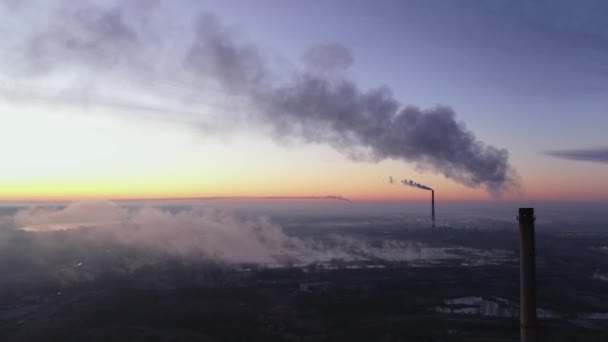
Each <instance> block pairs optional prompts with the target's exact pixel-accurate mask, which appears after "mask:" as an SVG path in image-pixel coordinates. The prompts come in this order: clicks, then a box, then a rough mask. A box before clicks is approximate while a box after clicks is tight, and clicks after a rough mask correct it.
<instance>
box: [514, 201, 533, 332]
mask: <svg viewBox="0 0 608 342" xmlns="http://www.w3.org/2000/svg"><path fill="white" fill-rule="evenodd" d="M517 219H518V221H519V244H520V249H519V262H520V266H519V267H520V314H519V318H520V324H521V342H536V327H537V325H536V260H535V258H536V246H535V241H534V221H535V220H536V217H534V208H519V217H518V218H517Z"/></svg>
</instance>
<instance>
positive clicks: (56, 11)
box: [0, 1, 515, 194]
mask: <svg viewBox="0 0 608 342" xmlns="http://www.w3.org/2000/svg"><path fill="white" fill-rule="evenodd" d="M144 3H145V2H141V1H138V2H130V1H128V2H120V3H115V4H113V5H106V4H105V3H103V4H102V3H101V2H99V3H96V2H86V4H82V3H79V4H74V3H73V2H67V1H66V2H59V3H58V4H59V5H57V6H55V7H56V8H55V7H52V6H51V9H46V10H45V11H36V10H37V9H36V8H35V7H31V8H30V7H29V6H22V7H20V9H18V10H19V11H21V12H20V13H19V14H20V15H24V13H23V12H24V11H28V10H29V11H34V12H36V16H37V17H40V16H43V17H44V18H38V19H41V20H36V21H33V23H34V24H33V25H32V27H23V25H20V26H18V28H17V29H16V30H12V31H11V28H10V26H9V27H8V28H4V29H5V30H6V32H7V33H6V36H11V37H13V38H12V39H7V40H6V41H3V42H2V43H0V44H2V45H0V47H1V48H2V49H3V51H11V53H10V54H6V55H5V56H2V57H0V63H1V64H2V65H1V66H0V67H1V68H2V71H3V74H4V76H6V77H12V78H14V79H30V80H32V81H33V82H38V83H39V82H42V81H43V80H45V77H46V78H49V79H51V81H49V82H50V83H51V84H55V86H56V83H53V81H52V80H53V76H56V75H57V74H60V73H61V72H65V73H66V74H67V75H69V79H73V80H74V81H73V84H69V85H68V86H66V89H67V90H65V91H64V92H60V93H59V94H58V95H57V96H58V98H61V99H63V100H64V101H65V99H66V98H67V99H69V100H70V101H72V102H73V103H75V104H79V103H78V99H73V96H69V92H70V91H73V90H70V89H73V87H74V84H75V85H76V86H82V85H91V84H92V86H88V87H89V88H90V89H87V90H88V91H87V95H88V96H87V98H86V102H87V103H88V104H91V103H95V98H96V97H98V98H104V99H106V100H105V101H102V103H101V104H102V105H103V104H104V103H111V104H113V105H115V106H116V105H120V106H124V107H125V109H126V110H131V109H130V108H138V109H140V110H145V108H151V109H154V108H162V111H163V113H165V112H168V111H170V108H171V106H175V108H180V109H182V110H176V113H175V114H176V115H180V114H179V113H180V112H182V113H183V112H187V114H181V115H186V116H188V119H190V118H189V116H192V115H196V114H195V113H196V111H197V106H199V104H200V103H201V101H200V99H202V100H203V101H202V102H204V101H209V102H211V101H214V99H217V98H222V97H224V98H225V99H226V102H234V103H241V104H242V108H240V109H239V110H234V111H230V112H228V111H226V112H222V113H221V114H222V115H218V118H217V120H218V125H219V126H221V128H222V129H230V128H234V127H236V126H238V125H239V123H242V122H243V121H245V123H249V124H247V127H251V125H250V123H255V124H257V125H258V126H261V127H262V129H265V130H266V131H267V132H268V134H270V135H271V136H272V137H273V138H275V139H277V140H279V141H284V140H293V139H297V140H302V141H305V142H311V143H322V144H327V145H329V146H332V147H333V148H335V149H336V150H338V151H341V152H342V153H344V154H345V155H347V156H348V157H350V158H352V159H354V160H363V161H373V162H377V161H381V160H385V159H397V160H402V161H405V162H411V163H415V164H416V165H417V167H419V168H420V169H423V170H428V171H432V172H436V173H441V174H443V175H444V176H445V177H447V178H449V179H452V180H454V181H456V182H458V183H461V184H464V185H466V186H469V187H482V188H485V189H486V190H488V191H490V192H492V193H493V194H499V193H501V192H502V191H504V190H505V188H507V187H508V186H509V185H512V184H514V183H515V181H514V176H513V173H514V170H513V169H512V167H511V166H510V164H509V160H508V159H509V158H508V152H507V150H506V149H499V148H496V147H494V146H491V145H488V144H486V143H484V142H482V141H480V140H478V139H477V138H476V137H475V135H474V134H473V133H472V132H471V131H469V130H468V129H467V128H466V127H465V125H464V124H463V123H462V122H460V121H458V120H457V119H456V114H455V113H454V111H453V110H452V109H451V108H449V107H444V106H442V107H436V108H431V109H419V108H417V107H414V106H404V105H402V104H401V103H400V102H399V101H398V100H397V99H395V98H394V97H393V95H392V92H391V90H390V89H389V88H388V87H378V88H373V89H370V90H362V89H361V88H360V87H359V86H358V85H357V84H355V83H354V82H353V81H352V80H350V79H349V78H348V73H347V71H348V68H349V67H350V66H351V64H352V63H353V61H354V57H353V56H352V53H351V52H350V50H349V49H347V48H346V47H344V46H342V45H340V44H325V45H321V46H318V47H314V48H312V49H311V50H309V51H308V52H307V53H305V54H304V62H305V63H304V65H303V66H302V67H297V68H292V69H285V68H284V67H277V66H276V65H273V64H272V63H270V62H269V61H270V60H272V59H268V58H266V56H265V53H263V52H262V51H260V50H259V49H258V48H257V47H256V46H255V45H252V44H247V43H242V42H241V41H240V40H239V39H238V38H237V37H235V35H234V33H233V32H230V30H228V29H227V28H226V27H225V26H224V25H222V24H221V23H220V21H219V20H218V19H217V18H216V17H215V16H213V15H211V14H208V13H203V14H200V16H199V17H198V19H197V20H196V22H194V23H190V22H184V23H181V25H182V26H183V27H182V26H179V25H178V24H177V23H180V22H181V20H180V18H173V17H171V12H170V11H167V10H166V8H165V7H163V6H162V3H161V4H157V5H145V6H144ZM38 12H41V13H38ZM7 13H9V15H10V14H11V13H10V11H7ZM30 15H33V14H30ZM0 19H2V18H0ZM5 22H8V23H10V22H11V21H9V20H7V21H5ZM12 22H14V20H13V21H12ZM37 23H44V25H46V26H44V27H37V26H36V25H41V24H37ZM167 26H170V27H171V28H172V29H175V27H178V26H179V27H182V28H183V32H182V31H179V32H178V34H176V33H175V32H173V31H172V30H169V29H167ZM13 31H14V32H13ZM23 31H25V33H24V32H23ZM11 32H13V33H14V34H11ZM182 33H183V34H182ZM14 37H17V38H19V39H17V42H16V43H15V39H16V38H14ZM184 37H187V38H184ZM190 37H191V38H190ZM159 80H161V81H159ZM125 83H128V86H129V87H130V88H129V90H131V89H133V88H134V89H136V90H137V92H140V93H142V94H143V95H146V96H142V97H143V98H150V97H152V98H155V99H163V101H165V102H166V104H164V105H163V106H161V107H155V106H149V105H146V104H142V103H137V102H133V101H135V100H133V99H131V98H132V97H133V96H130V98H129V99H128V100H121V99H119V98H117V99H111V100H108V99H107V98H106V97H102V96H100V94H99V93H100V92H101V93H102V95H103V93H104V92H110V93H112V92H114V93H113V94H114V95H115V96H116V97H121V96H122V97H124V95H123V94H125V93H126V94H129V95H132V94H133V92H132V91H126V92H125V91H122V92H121V86H123V85H124V84H125ZM125 87H126V86H125ZM116 88H118V89H116ZM218 94H221V96H219V95H218ZM192 98H197V99H199V101H198V102H194V101H192V100H191V99H192ZM129 101H131V103H129ZM80 105H82V103H80ZM184 106H185V107H188V106H190V108H189V109H188V110H187V111H184V110H183V107H184ZM192 112H195V113H192ZM243 113H244V114H243ZM205 119H208V118H205ZM185 121H195V122H196V120H185ZM201 121H205V122H206V120H201ZM221 123H223V125H222V124H221ZM217 130H218V129H216V131H217Z"/></svg>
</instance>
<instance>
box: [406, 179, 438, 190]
mask: <svg viewBox="0 0 608 342" xmlns="http://www.w3.org/2000/svg"><path fill="white" fill-rule="evenodd" d="M401 184H403V185H407V186H411V187H413V188H418V189H423V190H431V191H433V189H431V188H430V187H428V186H426V185H423V184H420V183H417V182H414V181H413V180H411V179H410V180H407V179H403V180H402V181H401Z"/></svg>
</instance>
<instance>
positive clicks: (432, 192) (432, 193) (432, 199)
mask: <svg viewBox="0 0 608 342" xmlns="http://www.w3.org/2000/svg"><path fill="white" fill-rule="evenodd" d="M431 215H432V217H433V228H435V190H431Z"/></svg>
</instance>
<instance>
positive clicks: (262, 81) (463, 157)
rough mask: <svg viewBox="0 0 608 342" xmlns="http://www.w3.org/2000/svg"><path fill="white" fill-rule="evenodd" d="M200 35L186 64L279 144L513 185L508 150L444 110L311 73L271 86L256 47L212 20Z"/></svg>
mask: <svg viewBox="0 0 608 342" xmlns="http://www.w3.org/2000/svg"><path fill="white" fill-rule="evenodd" d="M197 32H198V35H197V39H196V41H195V43H194V45H193V47H192V49H191V50H190V51H189V53H188V55H187V56H188V57H187V59H186V61H187V66H188V67H189V68H190V69H191V70H192V71H193V72H196V73H199V74H201V76H203V75H210V74H211V75H212V76H214V77H215V79H216V80H217V82H218V83H219V85H220V86H222V87H224V88H225V89H227V90H228V91H229V92H231V93H240V94H241V95H243V96H246V97H247V98H248V99H249V100H250V101H251V103H252V104H253V105H254V106H255V108H256V109H257V113H258V115H259V117H258V118H257V119H261V120H263V121H264V122H265V123H267V124H269V126H270V127H271V129H272V133H273V135H274V136H275V137H277V138H279V139H289V138H292V137H297V138H301V139H304V140H305V141H309V142H314V143H326V144H329V145H331V146H333V147H334V148H336V149H338V150H340V151H342V152H344V153H346V154H347V155H348V156H350V157H352V158H354V159H363V160H371V161H380V160H384V159H389V158H390V159H401V160H404V161H408V162H415V163H417V165H418V166H419V167H421V168H423V169H431V170H432V171H435V172H439V173H442V174H443V175H445V176H446V177H448V178H451V179H453V180H455V181H457V182H459V183H462V184H465V185H467V186H471V187H484V188H486V189H488V190H489V191H492V192H500V191H501V190H503V189H504V187H505V186H506V185H507V184H508V183H510V182H511V176H510V172H511V167H510V166H509V163H508V152H507V150H505V149H497V148H495V147H493V146H490V145H486V144H485V143H483V142H481V141H479V140H477V139H476V138H475V136H474V134H473V133H472V132H470V131H468V130H467V129H466V128H465V126H464V124H463V123H461V122H458V121H456V117H455V113H454V111H453V110H452V109H450V108H448V107H437V108H433V109H427V110H421V109H418V108H416V107H411V106H409V107H405V108H402V106H401V105H400V104H399V102H398V101H397V100H395V99H394V98H393V96H392V93H391V91H390V90H389V89H388V88H385V87H381V88H376V89H371V90H368V91H361V90H360V89H359V88H358V87H357V85H355V84H354V83H353V82H352V81H350V80H348V79H345V78H343V77H337V78H336V77H326V76H324V75H323V74H319V73H317V72H315V70H308V69H305V70H303V71H299V72H295V73H293V74H292V75H291V78H290V79H289V80H287V81H284V82H279V81H276V82H275V81H273V79H272V77H271V73H270V72H269V71H268V67H267V65H266V64H265V63H264V60H263V59H261V58H260V54H259V53H258V52H256V51H257V50H255V49H254V48H253V47H250V46H242V45H237V44H235V43H234V41H233V40H231V39H230V37H228V36H227V34H226V33H225V32H224V30H223V29H222V28H221V27H219V26H218V23H217V20H216V19H215V18H214V17H212V16H209V15H206V16H203V17H201V18H200V21H199V24H198V30H197ZM320 49H322V48H316V49H315V51H314V53H313V55H314V56H315V57H316V58H317V59H323V58H325V59H332V58H338V59H339V61H336V62H335V63H331V62H329V61H328V62H326V63H320V62H318V64H322V65H326V66H327V65H337V66H338V67H340V68H341V67H343V66H345V65H346V64H348V63H347V61H349V59H348V58H345V57H344V53H345V52H344V51H348V50H346V49H345V48H343V49H341V50H340V51H341V52H340V53H336V52H335V51H334V50H336V47H335V45H332V46H331V50H332V51H331V52H328V53H325V54H324V53H321V50H320ZM336 55H337V57H336Z"/></svg>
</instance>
